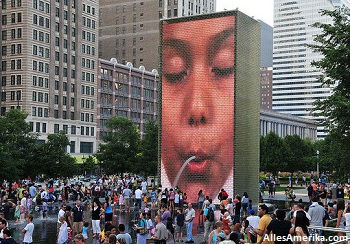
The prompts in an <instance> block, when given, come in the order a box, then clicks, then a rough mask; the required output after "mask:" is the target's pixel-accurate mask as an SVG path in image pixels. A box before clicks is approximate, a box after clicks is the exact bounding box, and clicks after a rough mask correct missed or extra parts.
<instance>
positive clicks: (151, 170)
mask: <svg viewBox="0 0 350 244" xmlns="http://www.w3.org/2000/svg"><path fill="white" fill-rule="evenodd" d="M158 129H159V128H158V124H157V122H156V121H155V120H148V121H147V122H146V124H145V129H144V137H143V139H142V141H141V155H140V157H139V160H138V171H139V172H140V173H141V174H143V175H145V176H151V175H153V176H155V175H157V170H158ZM145 165H146V166H147V167H145Z"/></svg>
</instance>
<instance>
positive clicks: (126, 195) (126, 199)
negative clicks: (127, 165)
mask: <svg viewBox="0 0 350 244" xmlns="http://www.w3.org/2000/svg"><path fill="white" fill-rule="evenodd" d="M131 187H132V186H129V187H127V188H125V189H124V190H123V198H124V204H125V211H126V212H128V213H129V212H130V197H131V196H132V191H131V189H130V188H131Z"/></svg>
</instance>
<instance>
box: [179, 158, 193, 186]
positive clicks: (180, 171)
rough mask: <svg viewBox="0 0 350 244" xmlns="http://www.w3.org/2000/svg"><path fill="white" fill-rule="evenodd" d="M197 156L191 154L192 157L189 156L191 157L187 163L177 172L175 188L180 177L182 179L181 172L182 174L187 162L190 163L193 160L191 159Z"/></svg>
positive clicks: (186, 162)
mask: <svg viewBox="0 0 350 244" xmlns="http://www.w3.org/2000/svg"><path fill="white" fill-rule="evenodd" d="M195 158H196V156H191V157H189V158H188V159H187V160H186V161H185V163H184V164H183V165H182V166H181V168H180V170H179V172H178V173H177V175H176V178H175V180H174V183H173V188H175V187H176V186H177V183H178V181H179V179H180V176H181V174H182V171H184V169H185V167H186V166H187V164H188V163H189V162H191V161H192V160H193V159H195Z"/></svg>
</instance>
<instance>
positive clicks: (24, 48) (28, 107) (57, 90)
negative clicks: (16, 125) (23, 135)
mask: <svg viewBox="0 0 350 244" xmlns="http://www.w3.org/2000/svg"><path fill="white" fill-rule="evenodd" d="M1 4H2V5H1V36H2V37H1V40H0V42H1V74H0V76H1V87H0V88H1V89H0V91H1V114H2V115H3V114H4V113H5V112H6V111H8V110H9V109H14V108H20V109H21V110H23V111H25V112H27V113H28V118H27V121H28V122H29V124H30V126H31V129H32V131H33V132H39V133H40V134H41V136H40V138H39V139H41V140H45V139H46V137H47V134H49V133H56V132H58V131H60V130H63V131H65V132H66V133H67V134H68V136H69V139H70V141H71V146H70V152H71V153H73V154H83V153H93V152H94V151H95V150H96V118H95V116H96V97H97V96H96V92H97V91H96V89H97V85H96V84H97V65H98V45H97V44H98V40H97V39H98V19H99V10H98V8H99V2H98V0H82V1H76V0H56V1H52V0H51V1H50V0H30V1H29V0H11V1H10V0H2V1H1Z"/></svg>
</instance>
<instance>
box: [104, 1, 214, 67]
mask: <svg viewBox="0 0 350 244" xmlns="http://www.w3.org/2000/svg"><path fill="white" fill-rule="evenodd" d="M215 8H216V0H200V1H198V0H150V1H143V0H100V42H99V44H100V47H99V57H100V58H103V59H107V60H110V59H111V58H116V59H117V60H118V62H119V63H121V64H126V63H127V62H131V63H132V64H133V66H134V67H139V66H141V65H143V66H145V67H146V69H153V68H158V66H159V57H158V56H159V55H158V47H159V19H162V18H173V17H181V16H188V15H196V14H206V13H212V12H214V11H215Z"/></svg>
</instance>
